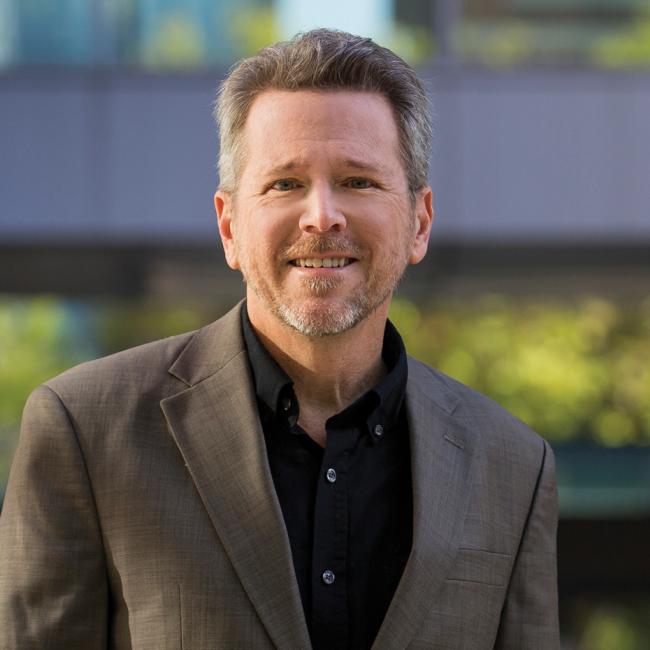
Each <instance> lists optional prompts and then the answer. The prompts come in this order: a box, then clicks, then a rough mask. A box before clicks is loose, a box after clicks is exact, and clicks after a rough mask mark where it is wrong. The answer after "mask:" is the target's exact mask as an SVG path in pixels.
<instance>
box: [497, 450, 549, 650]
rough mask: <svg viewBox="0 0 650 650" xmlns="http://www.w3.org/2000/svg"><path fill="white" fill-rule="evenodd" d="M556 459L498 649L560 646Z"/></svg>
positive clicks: (545, 468) (541, 487)
mask: <svg viewBox="0 0 650 650" xmlns="http://www.w3.org/2000/svg"><path fill="white" fill-rule="evenodd" d="M557 521H558V502H557V489H556V484H555V459H554V456H553V451H552V449H551V447H550V446H549V445H548V443H547V442H544V457H543V461H542V468H541V471H540V474H539V477H538V481H537V486H536V489H535V494H534V497H533V502H532V505H531V509H530V512H529V514H528V520H527V522H526V526H525V529H524V532H523V536H522V539H521V543H520V547H519V551H518V553H517V558H516V560H515V564H514V567H513V570H512V574H511V579H510V585H509V588H508V593H507V596H506V600H505V604H504V607H503V610H502V613H501V622H500V627H499V633H498V636H497V640H496V644H495V646H494V647H495V650H521V649H522V648H525V649H526V650H559V648H560V633H559V623H558V598H557V561H556V535H557Z"/></svg>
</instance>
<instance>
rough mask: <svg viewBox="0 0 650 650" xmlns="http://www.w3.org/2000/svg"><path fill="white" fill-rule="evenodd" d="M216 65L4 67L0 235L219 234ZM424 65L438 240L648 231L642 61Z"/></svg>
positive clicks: (105, 238)
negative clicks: (144, 70) (611, 68)
mask: <svg viewBox="0 0 650 650" xmlns="http://www.w3.org/2000/svg"><path fill="white" fill-rule="evenodd" d="M425 74H426V73H425ZM218 79H219V74H217V73H215V74H214V75H205V74H201V75H192V76H174V75H165V76H147V75H143V74H138V73H129V72H124V71H103V72H101V73H97V72H95V73H90V72H71V71H52V70H50V71H47V70H43V71H37V70H25V71H17V72H14V73H12V74H9V75H5V76H2V77H0V147H1V148H0V242H1V243H3V244H9V245H20V244H28V243H29V244H33V243H39V242H41V243H53V244H54V243H57V242H58V243H61V242H63V241H65V242H67V243H71V242H74V241H79V242H90V243H99V244H106V243H115V244H120V243H127V244H153V245H170V244H171V245H174V244H177V243H178V244H181V243H182V244H190V245H191V244H194V243H197V244H198V243H205V240H206V238H215V239H216V227H215V219H214V215H213V209H212V194H213V192H214V188H215V184H216V171H215V156H216V150H217V140H216V134H215V130H214V127H213V125H212V121H211V116H210V112H211V103H212V99H213V93H214V89H215V87H216V84H217V81H218ZM428 80H429V82H430V86H431V88H432V89H433V101H434V107H435V115H434V120H435V130H436V141H435V151H434V156H433V166H432V183H433V186H434V191H435V197H436V198H435V205H436V209H437V215H438V218H437V223H436V224H435V228H434V236H435V237H437V238H438V240H439V241H451V242H460V243H466V244H478V245H480V244H482V243H495V242H501V243H507V242H513V243H514V242H519V243H521V242H524V243H532V242H539V241H544V242H547V243H553V242H562V243H566V242H569V243H576V242H586V243H593V244H626V243H636V244H638V243H640V242H643V241H644V242H650V215H649V209H648V206H650V75H647V74H646V75H642V74H638V75H635V74H620V73H617V74H614V73H604V72H596V71H580V70H566V71H562V70H518V71H515V72H502V73H497V72H490V71H485V70H468V69H457V70H444V71H438V72H433V73H432V74H431V75H430V76H429V78H428Z"/></svg>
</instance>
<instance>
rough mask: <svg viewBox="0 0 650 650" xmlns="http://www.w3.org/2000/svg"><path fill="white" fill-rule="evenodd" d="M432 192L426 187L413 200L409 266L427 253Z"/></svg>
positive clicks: (431, 217)
mask: <svg viewBox="0 0 650 650" xmlns="http://www.w3.org/2000/svg"><path fill="white" fill-rule="evenodd" d="M434 216H435V214H434V211H433V192H432V191H431V188H430V187H429V186H428V185H427V186H426V187H423V188H422V189H420V190H418V192H417V196H416V198H415V227H416V231H415V236H414V238H413V241H412V243H411V254H410V256H409V264H417V263H418V262H420V261H422V258H423V257H424V256H425V254H426V252H427V245H428V243H429V235H430V233H431V224H432V223H433V219H434Z"/></svg>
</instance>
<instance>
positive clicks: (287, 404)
mask: <svg viewBox="0 0 650 650" xmlns="http://www.w3.org/2000/svg"><path fill="white" fill-rule="evenodd" d="M280 405H281V406H282V410H283V411H288V410H289V409H290V408H291V399H290V398H289V397H283V398H282V401H281V402H280Z"/></svg>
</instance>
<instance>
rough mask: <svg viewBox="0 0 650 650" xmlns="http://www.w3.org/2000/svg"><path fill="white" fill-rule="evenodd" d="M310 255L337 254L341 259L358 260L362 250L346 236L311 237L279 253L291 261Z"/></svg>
mask: <svg viewBox="0 0 650 650" xmlns="http://www.w3.org/2000/svg"><path fill="white" fill-rule="evenodd" d="M311 253H337V254H339V255H340V256H341V257H355V258H358V257H360V255H361V253H362V248H361V246H359V245H358V244H355V243H354V241H352V239H350V238H349V237H346V236H340V235H338V236H336V237H333V236H331V235H312V236H310V237H309V239H302V240H300V241H297V242H296V243H295V244H292V245H291V246H287V247H286V248H283V249H282V250H281V252H280V254H281V256H282V258H284V259H292V260H294V259H297V258H300V257H309V255H310V254H311Z"/></svg>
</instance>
